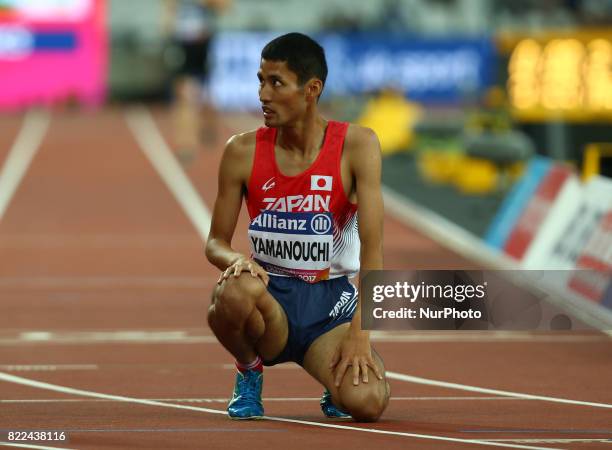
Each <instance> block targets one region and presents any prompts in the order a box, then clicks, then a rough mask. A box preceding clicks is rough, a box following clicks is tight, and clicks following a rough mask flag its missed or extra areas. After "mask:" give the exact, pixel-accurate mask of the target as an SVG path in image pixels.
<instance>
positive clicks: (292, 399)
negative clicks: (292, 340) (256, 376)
mask: <svg viewBox="0 0 612 450" xmlns="http://www.w3.org/2000/svg"><path fill="white" fill-rule="evenodd" d="M144 400H152V401H155V402H178V403H224V404H225V403H227V402H228V401H229V398H225V397H222V398H147V399H144ZM319 400H321V397H263V398H262V401H263V402H280V403H285V402H289V403H293V402H318V401H319ZM467 400H470V401H471V400H477V401H479V400H486V401H491V400H495V401H498V400H510V401H528V399H525V398H510V397H391V401H394V402H396V401H467ZM111 401H113V400H102V399H89V398H87V399H84V398H43V399H21V400H0V404H1V403H18V404H23V403H31V404H36V403H91V402H94V403H95V402H111Z"/></svg>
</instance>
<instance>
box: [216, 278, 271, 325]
mask: <svg viewBox="0 0 612 450" xmlns="http://www.w3.org/2000/svg"><path fill="white" fill-rule="evenodd" d="M265 292H266V287H265V285H264V283H263V282H262V281H261V280H260V279H259V278H255V277H253V276H252V275H251V274H250V273H247V272H243V273H242V274H240V276H238V277H230V278H228V279H227V280H225V281H224V282H223V284H222V285H221V286H219V287H217V288H216V291H215V293H214V295H213V304H212V306H211V308H210V310H209V313H208V322H209V324H210V325H211V327H212V326H214V324H213V323H211V322H215V321H217V320H219V319H221V320H223V321H224V322H226V323H227V322H230V323H233V324H235V325H236V326H237V327H240V326H242V325H243V324H244V323H245V322H246V320H247V319H248V318H249V316H250V315H251V314H252V312H253V309H254V308H255V305H256V302H257V300H258V299H259V298H260V297H261V296H262V295H264V293H265Z"/></svg>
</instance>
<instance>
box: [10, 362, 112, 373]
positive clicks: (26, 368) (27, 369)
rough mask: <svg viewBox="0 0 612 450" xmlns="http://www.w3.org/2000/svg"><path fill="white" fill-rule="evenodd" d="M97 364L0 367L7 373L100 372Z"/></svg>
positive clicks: (13, 365)
mask: <svg viewBox="0 0 612 450" xmlns="http://www.w3.org/2000/svg"><path fill="white" fill-rule="evenodd" d="M99 368H100V367H99V366H98V365H97V364H9V365H0V370H6V371H7V372H57V371H60V370H98V369H99Z"/></svg>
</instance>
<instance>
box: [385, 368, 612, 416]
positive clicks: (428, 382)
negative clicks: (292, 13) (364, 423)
mask: <svg viewBox="0 0 612 450" xmlns="http://www.w3.org/2000/svg"><path fill="white" fill-rule="evenodd" d="M386 375H387V378H389V379H391V380H399V381H406V382H408V383H416V384H424V385H427V386H437V387H442V388H447V389H457V390H460V391H469V392H478V393H481V394H491V395H501V396H506V397H513V398H522V399H526V400H541V401H544V402H553V403H565V404H568V405H579V406H592V407H595V408H609V409H610V408H612V404H608V403H594V402H585V401H581V400H570V399H567V398H558V397H547V396H544V395H532V394H523V393H520V392H512V391H501V390H498V389H487V388H481V387H478V386H469V385H467V384H459V383H448V382H446V381H437V380H430V379H427V378H421V377H415V376H412V375H405V374H403V373H398V372H391V371H387V373H386Z"/></svg>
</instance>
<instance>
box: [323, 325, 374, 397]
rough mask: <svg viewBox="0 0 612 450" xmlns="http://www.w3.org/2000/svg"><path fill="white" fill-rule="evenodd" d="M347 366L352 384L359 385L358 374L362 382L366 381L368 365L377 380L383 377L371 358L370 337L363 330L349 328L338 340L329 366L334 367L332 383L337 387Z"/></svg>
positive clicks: (332, 368)
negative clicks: (350, 372) (338, 342)
mask: <svg viewBox="0 0 612 450" xmlns="http://www.w3.org/2000/svg"><path fill="white" fill-rule="evenodd" d="M349 366H352V368H353V369H352V373H353V385H354V386H357V385H359V374H360V373H361V378H362V380H363V382H364V383H367V382H368V367H370V368H371V369H372V370H373V371H374V373H375V374H376V376H377V377H378V379H379V380H382V379H383V376H382V374H381V372H380V369H379V368H378V366H377V365H376V363H375V362H374V358H372V349H371V348H370V338H369V336H368V334H367V333H366V332H364V331H361V330H359V331H355V330H351V328H350V327H349V329H348V330H347V332H346V334H345V335H344V337H343V338H342V340H341V341H340V344H339V345H338V348H337V349H336V352H335V353H334V356H333V358H332V360H331V363H330V365H329V368H330V369H331V370H332V371H333V370H334V369H335V372H336V373H335V376H334V384H335V385H336V386H337V387H339V386H340V383H341V382H342V378H344V374H345V373H346V371H347V369H348V367H349Z"/></svg>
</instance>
